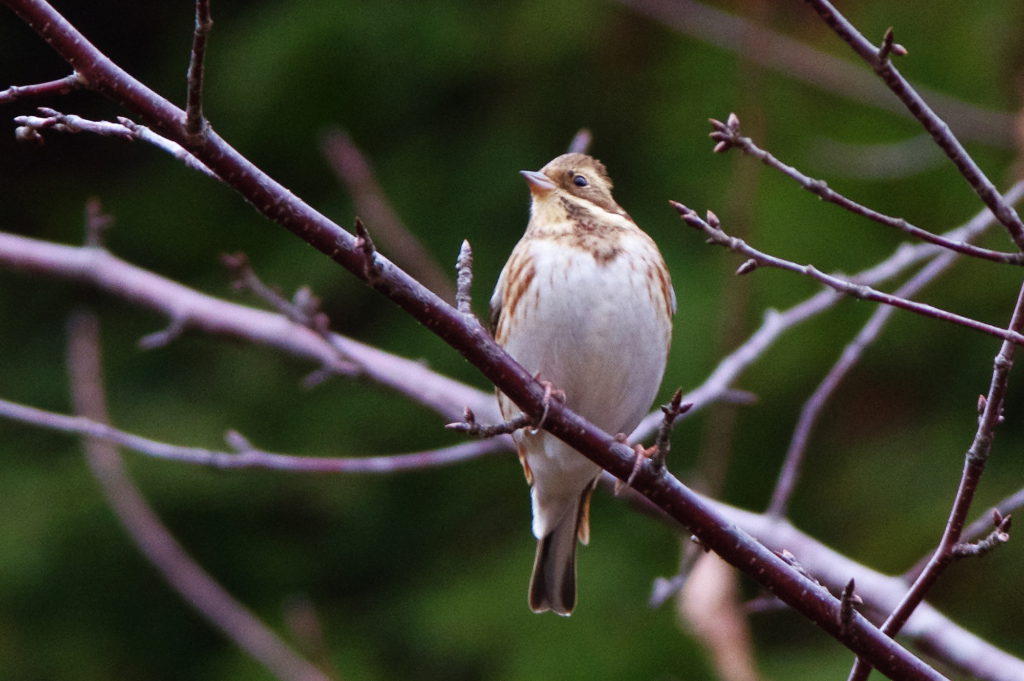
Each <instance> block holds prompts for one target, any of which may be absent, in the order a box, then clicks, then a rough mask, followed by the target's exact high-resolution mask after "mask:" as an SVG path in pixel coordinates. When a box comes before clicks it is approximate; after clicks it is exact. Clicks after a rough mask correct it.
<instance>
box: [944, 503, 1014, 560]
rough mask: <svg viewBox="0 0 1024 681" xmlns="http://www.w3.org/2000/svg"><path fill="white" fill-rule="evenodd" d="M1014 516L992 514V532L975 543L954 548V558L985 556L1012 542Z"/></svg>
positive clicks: (994, 512)
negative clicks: (1011, 522)
mask: <svg viewBox="0 0 1024 681" xmlns="http://www.w3.org/2000/svg"><path fill="white" fill-rule="evenodd" d="M1012 518H1013V516H1009V515H1008V516H1003V515H1002V514H1001V513H1000V512H999V511H993V512H992V525H993V528H992V531H991V532H989V533H988V535H986V536H985V538H984V539H980V540H978V541H974V542H960V543H958V544H957V545H956V546H954V547H953V557H954V558H969V557H975V556H984V555H986V554H988V553H991V552H992V551H994V550H995V549H997V548H999V547H1000V546H1002V545H1003V544H1005V543H1006V542H1008V541H1010V521H1011V519H1012Z"/></svg>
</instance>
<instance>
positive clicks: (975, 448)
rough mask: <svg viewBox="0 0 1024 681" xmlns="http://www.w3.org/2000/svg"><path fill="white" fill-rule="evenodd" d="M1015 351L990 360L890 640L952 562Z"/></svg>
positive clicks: (1023, 293)
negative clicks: (931, 542)
mask: <svg viewBox="0 0 1024 681" xmlns="http://www.w3.org/2000/svg"><path fill="white" fill-rule="evenodd" d="M1007 329H1008V330H1010V331H1020V330H1021V329H1024V285H1022V286H1021V289H1020V293H1019V294H1018V296H1017V304H1016V306H1015V307H1014V310H1013V316H1012V317H1011V319H1010V323H1009V325H1008V327H1007ZM1016 349H1017V346H1016V344H1014V343H1012V342H1011V341H1009V340H1005V341H1003V343H1002V346H1001V347H1000V348H999V353H998V354H997V355H996V357H995V359H994V360H993V362H992V364H993V368H992V379H991V382H990V384H989V390H988V394H987V396H986V399H985V404H984V409H983V411H982V414H981V418H980V419H979V421H978V429H977V431H976V432H975V434H974V440H973V441H972V442H971V446H970V447H969V448H968V450H967V453H966V455H965V457H964V458H965V460H964V469H963V473H962V475H961V477H960V484H959V486H958V487H957V491H956V497H955V498H954V499H953V506H952V509H950V512H949V518H948V520H947V521H946V524H945V529H944V530H943V533H942V539H941V540H940V541H939V545H938V547H937V548H936V549H935V553H934V554H933V555H932V557H931V559H930V560H929V561H928V564H927V565H926V566H925V568H924V570H922V571H921V574H920V575H918V577H917V579H916V580H914V583H913V584H912V585H911V587H910V589H909V590H908V591H907V593H906V595H905V596H904V598H903V600H902V601H901V602H900V604H899V605H898V606H897V607H896V608H895V609H894V610H893V611H892V612H891V613H889V616H888V617H887V618H886V620H885V622H884V623H883V624H882V627H881V630H882V632H883V633H885V634H887V635H889V636H896V634H898V633H899V631H900V629H901V628H902V627H903V625H904V624H905V623H906V621H907V619H908V618H909V617H910V615H911V614H912V613H913V612H914V609H915V608H916V607H917V606H918V605H919V604H920V603H921V601H923V600H924V598H925V596H926V595H927V594H928V591H930V590H931V588H932V586H934V585H935V582H936V581H938V579H939V576H940V575H941V574H942V573H943V572H944V571H945V569H946V567H948V565H949V564H950V562H952V560H953V559H954V558H955V551H956V547H957V545H958V544H959V543H960V537H961V535H962V533H963V528H964V524H965V522H966V519H967V514H968V512H969V511H970V508H971V503H972V502H973V500H974V493H975V491H976V490H977V487H978V482H979V481H980V480H981V475H982V473H983V472H984V471H985V464H986V462H987V461H988V456H989V453H990V452H991V451H992V441H993V439H994V437H995V429H996V426H997V425H998V424H999V423H1000V422H1001V421H1002V413H1003V402H1004V400H1005V397H1006V388H1007V384H1008V383H1009V376H1010V368H1011V367H1012V366H1013V356H1014V353H1015V351H1016ZM870 672H871V666H870V664H869V663H868V662H867V661H866V660H863V659H861V658H858V659H857V660H856V661H855V662H854V664H853V668H852V669H851V670H850V675H849V681H863V679H866V678H867V676H868V674H870Z"/></svg>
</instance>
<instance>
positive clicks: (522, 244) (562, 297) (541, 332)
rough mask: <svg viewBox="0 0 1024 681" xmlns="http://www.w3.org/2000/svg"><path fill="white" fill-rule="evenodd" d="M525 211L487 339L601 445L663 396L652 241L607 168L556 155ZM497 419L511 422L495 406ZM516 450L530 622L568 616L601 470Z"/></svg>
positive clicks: (550, 447)
mask: <svg viewBox="0 0 1024 681" xmlns="http://www.w3.org/2000/svg"><path fill="white" fill-rule="evenodd" d="M522 174H523V176H524V177H525V178H526V181H527V183H528V184H529V186H530V193H531V195H532V199H533V200H532V204H531V208H530V222H529V224H528V225H527V228H526V233H525V234H524V235H523V238H522V239H521V240H520V241H519V243H518V244H517V245H516V247H515V249H513V251H512V254H511V256H510V257H509V260H508V262H507V263H506V264H505V268H504V269H503V270H502V272H501V276H500V277H499V278H498V285H497V287H496V288H495V291H494V295H493V297H492V298H491V320H492V323H493V325H494V332H495V339H496V340H497V341H498V343H500V344H501V345H502V346H503V347H504V348H505V349H506V350H507V351H508V352H509V354H511V355H512V356H513V357H515V358H516V360H517V361H519V363H520V364H522V365H523V366H524V367H525V368H526V369H528V370H529V371H531V372H534V373H536V374H538V375H539V376H540V378H541V379H542V380H545V381H548V382H550V383H551V384H552V386H553V388H554V389H557V390H558V391H560V392H561V393H564V395H565V400H566V403H567V405H568V406H569V407H570V408H571V409H573V410H575V411H576V412H578V413H579V414H581V415H582V416H583V417H585V418H587V419H589V420H590V421H592V422H593V423H594V424H596V425H597V426H599V427H600V428H603V429H604V430H606V431H608V432H610V433H629V432H630V431H632V430H633V428H635V427H636V425H637V424H638V423H639V422H640V419H641V418H642V417H643V415H644V414H645V413H646V412H647V409H648V408H649V407H650V405H651V402H652V401H653V400H654V397H655V394H656V393H657V390H658V388H659V386H660V384H661V377H662V374H663V372H664V369H665V361H666V358H667V354H668V347H669V343H670V340H671V335H672V315H673V314H674V313H675V294H674V292H673V290H672V284H671V279H670V277H669V273H668V269H667V268H666V267H665V262H664V260H663V259H662V257H661V253H660V252H659V251H658V247H657V246H656V245H655V243H654V241H653V240H652V239H651V238H650V237H649V236H648V235H647V234H646V233H644V232H643V231H642V230H641V229H640V228H639V227H637V226H636V224H635V223H634V222H633V220H632V219H631V218H630V217H629V215H628V214H627V213H626V211H624V210H623V209H622V208H621V207H620V206H619V205H618V204H617V203H616V202H615V199H613V198H612V194H611V190H612V182H611V179H610V178H609V177H608V173H607V171H606V170H605V167H604V165H603V164H602V163H601V162H600V161H598V160H597V159H595V158H592V157H590V156H586V155H584V154H564V155H562V156H559V157H558V158H556V159H554V160H553V161H551V162H550V163H548V164H547V165H546V166H544V168H542V169H541V170H540V171H522ZM498 404H499V406H500V408H501V411H502V414H503V415H504V417H505V418H513V417H515V416H517V415H518V414H519V410H518V408H517V407H516V406H515V405H514V404H513V403H512V402H511V401H509V400H508V399H507V398H506V397H505V396H504V395H501V394H499V395H498ZM514 438H515V440H516V445H517V448H518V451H519V458H520V461H522V464H523V470H524V472H525V474H526V479H527V481H528V482H529V483H530V485H531V499H532V505H533V533H534V535H535V536H536V537H537V556H536V559H535V561H534V568H533V577H532V579H531V582H530V599H529V600H530V607H531V608H532V609H533V610H534V611H535V612H542V611H545V610H553V611H555V612H557V613H558V614H560V615H568V614H570V613H571V612H572V610H573V607H574V606H575V602H576V541H577V539H578V540H579V541H581V542H582V543H584V544H586V543H587V542H588V540H589V537H590V528H589V521H588V509H589V501H590V494H591V492H592V490H593V488H594V484H595V483H596V481H597V476H598V474H599V473H600V469H599V468H598V466H597V465H596V464H594V463H593V462H591V461H590V460H589V459H587V458H586V457H584V456H582V455H581V454H579V453H578V452H576V451H574V450H573V449H572V448H570V447H569V446H568V445H566V444H565V443H563V442H561V441H560V440H558V439H557V438H555V437H554V436H552V435H550V434H548V433H546V432H543V431H541V432H533V431H531V430H529V429H527V430H525V431H518V432H517V433H516V434H515V435H514Z"/></svg>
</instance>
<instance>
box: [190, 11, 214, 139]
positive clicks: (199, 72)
mask: <svg viewBox="0 0 1024 681" xmlns="http://www.w3.org/2000/svg"><path fill="white" fill-rule="evenodd" d="M211 30H213V18H212V17H211V16H210V0H196V25H195V32H194V33H193V35H192V54H191V57H190V58H189V62H188V101H187V103H186V104H185V132H186V134H188V135H193V136H197V135H201V134H203V132H204V131H205V129H206V127H207V125H208V123H207V122H206V117H205V116H204V115H203V61H204V59H205V57H206V38H207V36H209V35H210V31H211Z"/></svg>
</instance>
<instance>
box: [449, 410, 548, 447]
mask: <svg viewBox="0 0 1024 681" xmlns="http://www.w3.org/2000/svg"><path fill="white" fill-rule="evenodd" d="M531 425H533V419H531V418H530V417H529V416H527V415H526V414H520V415H519V416H516V417H515V418H511V419H509V420H507V421H502V422H501V423H494V424H491V425H483V424H482V423H479V422H478V421H477V420H476V414H474V413H473V410H472V409H470V408H469V407H466V409H465V411H464V412H463V414H462V420H461V421H454V422H452V423H446V424H445V426H444V427H445V428H447V429H448V430H454V431H456V432H459V433H465V434H466V435H468V436H470V437H475V438H480V439H485V440H486V439H489V438H493V437H495V436H497V435H508V434H510V433H514V432H516V431H517V430H519V429H520V428H526V427H527V426H531Z"/></svg>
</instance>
